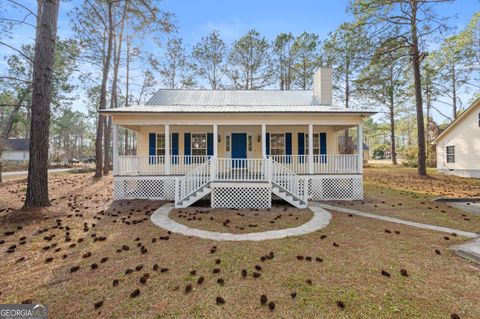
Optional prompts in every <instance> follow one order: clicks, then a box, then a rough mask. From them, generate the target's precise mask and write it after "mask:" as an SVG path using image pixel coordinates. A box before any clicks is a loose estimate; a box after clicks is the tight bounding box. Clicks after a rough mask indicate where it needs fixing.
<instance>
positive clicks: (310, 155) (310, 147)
mask: <svg viewBox="0 0 480 319" xmlns="http://www.w3.org/2000/svg"><path fill="white" fill-rule="evenodd" d="M313 172H314V169H313V124H308V173H309V174H313Z"/></svg>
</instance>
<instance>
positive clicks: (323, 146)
mask: <svg viewBox="0 0 480 319" xmlns="http://www.w3.org/2000/svg"><path fill="white" fill-rule="evenodd" d="M320 155H327V133H320ZM326 162H327V158H326V157H322V163H326Z"/></svg>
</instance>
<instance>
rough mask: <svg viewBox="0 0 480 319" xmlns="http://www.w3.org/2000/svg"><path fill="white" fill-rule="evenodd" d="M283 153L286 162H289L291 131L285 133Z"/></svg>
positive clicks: (290, 155) (290, 157) (290, 156)
mask: <svg viewBox="0 0 480 319" xmlns="http://www.w3.org/2000/svg"><path fill="white" fill-rule="evenodd" d="M285 155H287V156H286V162H287V163H291V161H292V133H285Z"/></svg>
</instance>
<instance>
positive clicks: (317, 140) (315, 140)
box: [305, 133, 320, 155]
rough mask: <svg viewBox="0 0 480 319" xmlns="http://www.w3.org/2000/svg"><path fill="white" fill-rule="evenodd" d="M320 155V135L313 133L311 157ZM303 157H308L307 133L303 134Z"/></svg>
mask: <svg viewBox="0 0 480 319" xmlns="http://www.w3.org/2000/svg"><path fill="white" fill-rule="evenodd" d="M319 154H320V134H319V133H313V155H319ZM305 155H308V133H307V134H305Z"/></svg>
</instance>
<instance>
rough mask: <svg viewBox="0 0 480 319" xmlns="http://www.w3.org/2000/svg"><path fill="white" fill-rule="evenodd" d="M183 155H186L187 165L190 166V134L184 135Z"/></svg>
mask: <svg viewBox="0 0 480 319" xmlns="http://www.w3.org/2000/svg"><path fill="white" fill-rule="evenodd" d="M183 137H184V138H183V155H185V164H190V155H191V151H192V149H191V147H192V145H191V143H192V140H191V135H190V133H185V134H184V135H183Z"/></svg>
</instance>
